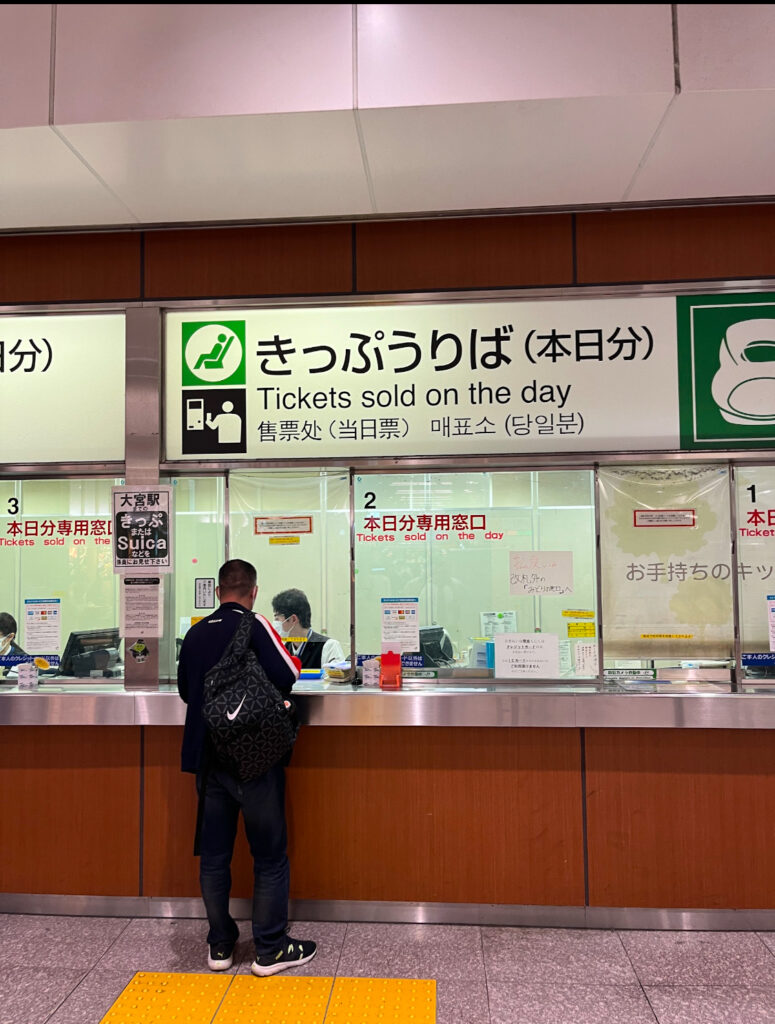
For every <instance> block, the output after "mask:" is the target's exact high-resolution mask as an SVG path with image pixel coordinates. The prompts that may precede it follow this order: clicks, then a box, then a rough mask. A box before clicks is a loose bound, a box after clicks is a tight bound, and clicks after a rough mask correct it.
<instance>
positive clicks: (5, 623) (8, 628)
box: [0, 612, 27, 658]
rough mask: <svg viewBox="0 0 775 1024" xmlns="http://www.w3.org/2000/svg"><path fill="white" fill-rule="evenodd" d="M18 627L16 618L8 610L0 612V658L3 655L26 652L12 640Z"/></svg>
mask: <svg viewBox="0 0 775 1024" xmlns="http://www.w3.org/2000/svg"><path fill="white" fill-rule="evenodd" d="M18 628H19V627H18V626H17V625H16V619H15V618H14V617H13V615H11V613H10V612H0V658H2V657H3V656H4V655H12V654H26V653H27V652H26V651H23V650H22V649H21V647H20V646H19V645H18V644H17V643H15V642H14V641H15V640H16V633H17V631H18Z"/></svg>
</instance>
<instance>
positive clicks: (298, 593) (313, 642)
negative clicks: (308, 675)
mask: <svg viewBox="0 0 775 1024" xmlns="http://www.w3.org/2000/svg"><path fill="white" fill-rule="evenodd" d="M272 612H273V614H274V628H275V629H276V630H277V632H278V633H279V634H280V636H281V637H282V638H283V640H284V641H285V646H286V648H287V649H288V651H289V652H290V653H291V654H294V655H295V656H296V657H297V658H299V660H300V661H301V667H302V668H321V667H322V666H323V665H330V664H331V663H332V662H335V661H343V660H344V651H343V650H342V645H341V644H340V643H339V641H338V640H333V639H332V638H331V637H328V636H326V635H325V634H324V633H316V632H315V631H314V630H313V629H312V627H311V625H310V623H311V622H312V609H311V608H310V606H309V601H308V600H307V595H306V594H305V593H304V591H303V590H283V591H282V593H280V594H276V595H275V596H274V597H273V598H272ZM286 638H287V639H286Z"/></svg>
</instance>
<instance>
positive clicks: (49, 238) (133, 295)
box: [0, 231, 141, 304]
mask: <svg viewBox="0 0 775 1024" xmlns="http://www.w3.org/2000/svg"><path fill="white" fill-rule="evenodd" d="M140 248H141V244H140V234H139V232H130V231H124V232H116V233H113V232H110V233H101V232H93V233H91V234H71V235H0V302H2V303H8V304H22V303H36V302H40V303H48V302H110V301H118V300H131V299H139V298H140V283H141V274H140Z"/></svg>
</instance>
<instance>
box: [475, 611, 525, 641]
mask: <svg viewBox="0 0 775 1024" xmlns="http://www.w3.org/2000/svg"><path fill="white" fill-rule="evenodd" d="M479 619H480V622H481V629H482V636H495V634H496V633H516V632H517V613H516V612H480V613H479Z"/></svg>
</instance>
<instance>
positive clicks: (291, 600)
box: [272, 589, 312, 629]
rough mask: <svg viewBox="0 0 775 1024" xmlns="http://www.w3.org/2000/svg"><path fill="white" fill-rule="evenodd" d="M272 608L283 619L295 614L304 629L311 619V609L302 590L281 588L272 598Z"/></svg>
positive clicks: (307, 626) (307, 627)
mask: <svg viewBox="0 0 775 1024" xmlns="http://www.w3.org/2000/svg"><path fill="white" fill-rule="evenodd" d="M272 610H273V611H274V612H275V613H277V612H279V613H280V615H282V617H283V618H284V619H287V618H288V616H289V615H295V616H296V617H297V618H298V620H299V622H300V623H301V624H302V626H304V628H305V629H309V627H310V623H311V620H312V609H311V608H310V606H309V601H308V600H307V595H306V594H305V593H304V591H303V590H294V589H291V590H283V591H282V592H281V593H280V594H276V595H275V596H274V597H273V598H272Z"/></svg>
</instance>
